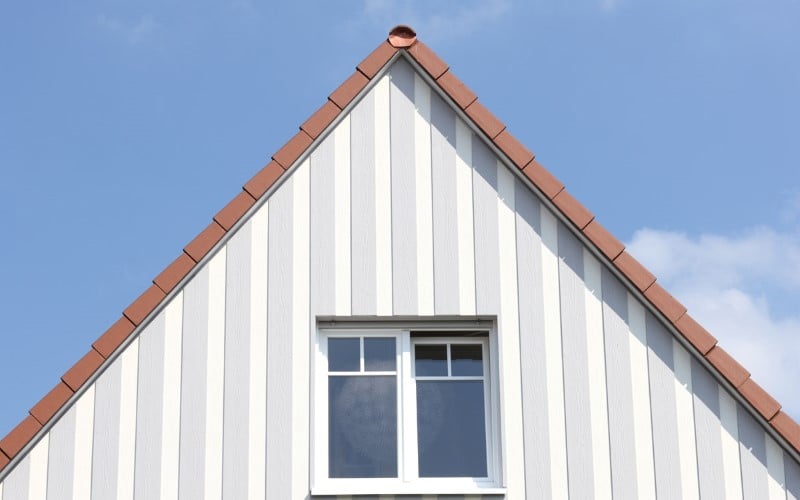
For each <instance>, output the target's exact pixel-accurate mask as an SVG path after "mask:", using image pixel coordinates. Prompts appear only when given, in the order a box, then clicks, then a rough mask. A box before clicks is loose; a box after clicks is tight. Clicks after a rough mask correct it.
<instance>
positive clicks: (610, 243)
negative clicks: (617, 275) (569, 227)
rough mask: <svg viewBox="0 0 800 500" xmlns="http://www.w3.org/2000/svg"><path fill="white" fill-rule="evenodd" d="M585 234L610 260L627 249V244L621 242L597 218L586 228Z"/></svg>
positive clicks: (584, 229)
mask: <svg viewBox="0 0 800 500" xmlns="http://www.w3.org/2000/svg"><path fill="white" fill-rule="evenodd" d="M583 234H584V235H586V237H587V238H589V240H590V241H591V242H592V243H594V244H595V246H597V248H598V249H600V251H601V252H603V255H605V256H606V257H608V259H609V260H614V259H616V258H617V255H619V254H621V253H622V251H623V250H625V245H623V244H622V243H620V241H619V240H618V239H616V238H615V237H614V235H612V234H611V233H609V232H608V231H607V230H606V228H604V227H603V226H602V225H601V224H600V223H599V222H597V219H593V220H592V221H591V222H590V223H589V224H588V225H587V226H586V227H585V228H583Z"/></svg>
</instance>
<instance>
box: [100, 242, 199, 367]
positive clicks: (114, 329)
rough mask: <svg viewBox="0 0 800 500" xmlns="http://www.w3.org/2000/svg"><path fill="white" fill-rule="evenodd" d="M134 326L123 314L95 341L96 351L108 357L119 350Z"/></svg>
mask: <svg viewBox="0 0 800 500" xmlns="http://www.w3.org/2000/svg"><path fill="white" fill-rule="evenodd" d="M187 259H188V257H187ZM189 260H191V259H189ZM134 328H136V326H135V325H134V324H133V323H131V320H129V319H128V318H126V317H125V316H122V317H121V318H120V319H118V320H117V322H116V323H114V324H113V325H111V327H110V328H109V329H108V330H106V331H105V333H103V335H101V336H100V338H99V339H97V340H95V341H94V344H92V347H93V348H94V350H95V351H97V352H98V353H100V355H101V356H103V357H104V358H108V357H109V356H111V354H112V353H113V352H114V351H116V350H117V347H119V346H120V345H121V344H122V343H123V342H125V339H127V338H128V336H129V335H130V334H131V333H133V330H134Z"/></svg>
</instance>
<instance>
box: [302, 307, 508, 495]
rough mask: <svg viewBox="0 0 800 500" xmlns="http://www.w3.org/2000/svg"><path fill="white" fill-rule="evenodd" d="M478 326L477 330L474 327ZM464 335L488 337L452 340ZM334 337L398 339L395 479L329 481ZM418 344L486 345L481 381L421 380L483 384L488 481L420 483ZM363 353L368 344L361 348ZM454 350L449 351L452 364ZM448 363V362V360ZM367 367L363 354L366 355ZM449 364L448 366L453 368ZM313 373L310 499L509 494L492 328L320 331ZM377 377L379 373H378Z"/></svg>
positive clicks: (337, 327) (341, 327)
mask: <svg viewBox="0 0 800 500" xmlns="http://www.w3.org/2000/svg"><path fill="white" fill-rule="evenodd" d="M476 324H478V325H479V326H478V327H476V326H475V325H476ZM415 331H425V332H426V333H428V332H431V333H434V334H436V333H442V336H441V337H440V336H431V337H428V336H425V337H412V336H411V334H412V332H415ZM460 331H465V332H467V331H469V332H475V331H480V332H485V333H486V335H485V336H477V337H470V336H455V335H450V336H447V335H446V334H447V333H451V334H452V333H457V332H460ZM332 337H394V338H396V339H397V344H396V345H397V350H396V356H397V357H396V361H397V364H396V367H397V370H396V376H397V399H398V401H397V404H398V411H397V418H398V422H397V433H398V436H397V439H398V442H397V452H398V457H397V473H398V477H396V478H330V477H328V457H329V453H328V376H329V374H328V359H327V345H328V339H329V338H332ZM417 344H437V345H442V344H481V345H482V346H483V376H482V377H456V378H453V377H421V380H445V379H450V380H469V379H478V378H480V379H483V380H484V410H485V412H486V413H485V419H486V420H485V421H486V436H485V437H486V453H487V457H486V466H487V477H485V478H468V477H464V478H460V477H457V478H452V477H442V478H427V477H426V478H421V477H419V471H418V450H417V413H416V403H417V398H416V378H415V373H414V364H413V348H414V345H417ZM362 349H363V342H362ZM449 352H450V349H449V348H448V358H449ZM448 361H449V359H448ZM362 363H363V352H362ZM449 366H450V364H449V363H448V367H449ZM312 370H313V377H312V380H313V388H312V395H311V403H312V413H313V417H312V419H313V420H312V425H313V429H312V431H313V432H312V439H311V444H312V450H311V452H312V454H311V458H312V460H311V465H312V471H311V472H312V473H311V493H312V494H313V495H357V494H417V495H419V494H423V495H424V494H440V493H452V494H504V493H505V489H504V488H503V484H502V483H503V480H502V478H503V474H502V466H501V459H500V457H501V449H500V443H501V426H500V397H499V395H500V388H499V378H500V377H499V370H498V353H497V336H496V335H495V334H494V325H493V324H492V323H490V322H486V321H482V322H478V323H476V322H474V321H472V322H469V323H468V324H463V325H458V324H456V325H444V324H437V323H432V324H425V325H418V324H414V325H389V324H381V323H379V322H376V323H370V324H358V325H353V324H347V323H343V324H333V323H331V324H330V326H328V325H322V324H321V325H320V326H319V327H318V329H317V335H316V343H315V354H314V363H313V366H312ZM448 370H449V368H448ZM376 374H377V373H376Z"/></svg>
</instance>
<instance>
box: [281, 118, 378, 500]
mask: <svg viewBox="0 0 800 500" xmlns="http://www.w3.org/2000/svg"><path fill="white" fill-rule="evenodd" d="M356 109H358V108H356ZM294 182H295V177H294V176H292V177H290V178H289V179H288V180H287V181H286V183H285V184H284V185H283V187H282V188H281V189H280V190H278V191H277V192H276V193H275V194H274V195H273V196H272V198H270V201H269V204H270V205H269V256H268V257H269V271H268V272H269V277H268V304H269V305H268V306H267V309H268V311H269V314H268V317H267V325H268V330H267V441H268V442H269V445H268V446H267V461H266V464H267V465H266V483H267V485H266V491H267V498H292V493H291V487H292V481H291V478H292V454H293V453H305V451H304V450H296V451H295V450H292V383H291V376H292V311H293V309H292V307H293V305H292V302H293V294H292V292H291V290H292V272H293V270H292V269H293V268H292V256H293V248H292V243H293V241H294V239H293V237H292V225H293V222H294V220H293V214H292V207H293V204H292V197H293V193H294V188H293V183H294ZM373 214H374V211H373ZM373 242H374V239H373ZM365 260H367V259H365ZM354 270H355V269H354ZM354 280H355V273H354ZM362 291H363V290H362ZM354 292H355V289H354Z"/></svg>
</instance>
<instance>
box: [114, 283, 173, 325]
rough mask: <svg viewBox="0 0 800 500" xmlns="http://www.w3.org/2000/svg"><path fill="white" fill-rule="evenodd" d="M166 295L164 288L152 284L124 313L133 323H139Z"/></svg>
mask: <svg viewBox="0 0 800 500" xmlns="http://www.w3.org/2000/svg"><path fill="white" fill-rule="evenodd" d="M165 296H166V294H165V293H164V291H163V290H161V289H160V288H158V287H157V286H155V285H150V288H148V289H147V290H145V291H144V293H143V294H141V295H139V297H138V298H137V299H136V300H134V301H133V302H132V303H131V305H129V306H128V308H127V309H125V311H123V313H122V314H124V315H125V317H127V318H128V319H129V320H131V323H133V324H134V325H138V324H140V323H141V322H142V321H144V319H145V318H146V317H147V315H148V314H150V313H151V312H152V311H153V309H155V308H156V306H158V304H160V303H161V300H162V299H163V298H164V297H165Z"/></svg>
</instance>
